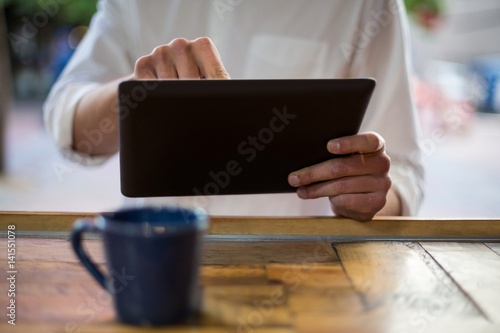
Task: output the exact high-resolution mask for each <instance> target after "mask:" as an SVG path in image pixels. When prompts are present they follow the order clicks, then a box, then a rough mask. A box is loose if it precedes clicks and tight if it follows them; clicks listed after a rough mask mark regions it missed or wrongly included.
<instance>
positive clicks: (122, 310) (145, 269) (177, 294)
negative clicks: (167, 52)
mask: <svg viewBox="0 0 500 333" xmlns="http://www.w3.org/2000/svg"><path fill="white" fill-rule="evenodd" d="M208 225H209V219H208V215H207V214H206V213H205V212H204V211H203V210H198V209H186V208H178V207H175V208H173V207H170V208H167V207H162V208H153V207H148V208H133V209H124V210H119V211H117V212H113V213H106V214H102V215H100V216H98V217H96V218H95V219H80V220H78V221H76V222H75V224H74V226H73V230H72V233H71V243H72V246H73V249H74V251H75V253H76V255H77V256H78V258H79V259H80V261H81V262H82V264H83V265H84V266H85V268H86V269H87V270H88V271H89V272H90V274H91V275H92V276H93V277H94V278H95V279H96V280H97V282H98V283H99V284H100V285H101V286H102V287H103V288H105V289H106V290H107V291H108V292H110V293H111V294H112V296H113V302H114V305H115V309H116V312H117V314H118V317H119V319H120V320H121V321H122V322H125V323H129V324H134V325H151V326H156V325H168V324H174V323H178V322H180V321H182V320H185V319H186V318H188V317H189V316H191V315H192V314H194V313H195V312H196V311H197V309H198V305H199V303H200V302H199V288H198V275H199V266H200V250H201V245H202V240H203V234H204V233H205V231H206V230H207V228H208ZM87 232H88V233H97V234H101V235H102V237H103V241H104V249H105V254H106V262H107V267H108V272H109V273H108V274H103V272H102V271H101V270H100V269H99V268H98V267H97V266H96V264H95V263H93V262H92V260H91V259H90V258H89V256H88V255H87V253H86V252H85V250H84V248H83V247H82V235H83V234H84V233H87Z"/></svg>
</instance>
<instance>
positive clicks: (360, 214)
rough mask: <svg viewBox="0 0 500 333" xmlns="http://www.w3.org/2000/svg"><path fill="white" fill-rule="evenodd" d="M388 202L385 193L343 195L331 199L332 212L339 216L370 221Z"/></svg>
mask: <svg viewBox="0 0 500 333" xmlns="http://www.w3.org/2000/svg"><path fill="white" fill-rule="evenodd" d="M386 202H387V196H386V193H385V192H372V193H357V194H342V195H338V196H336V197H331V198H330V203H331V205H332V210H333V212H334V213H335V214H337V215H342V216H346V217H350V218H354V219H356V220H358V221H368V220H370V219H372V218H373V216H375V214H376V213H377V212H379V211H380V210H381V209H382V208H384V206H385V204H386Z"/></svg>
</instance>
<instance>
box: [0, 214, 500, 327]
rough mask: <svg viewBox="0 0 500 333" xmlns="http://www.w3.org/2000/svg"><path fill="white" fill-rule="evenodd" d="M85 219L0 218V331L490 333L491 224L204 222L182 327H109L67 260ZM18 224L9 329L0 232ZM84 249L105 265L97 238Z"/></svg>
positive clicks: (499, 274)
mask: <svg viewBox="0 0 500 333" xmlns="http://www.w3.org/2000/svg"><path fill="white" fill-rule="evenodd" d="M81 216H92V214H81V213H75V214H64V213H58V214H57V213H38V214H37V213H8V212H4V213H0V272H1V273H0V274H1V275H0V276H1V277H2V278H1V280H0V309H2V310H1V311H2V312H3V313H1V317H0V318H2V320H1V321H0V332H2V333H3V332H30V333H31V332H42V333H43V332H51V333H52V332H109V333H111V332H235V333H236V332H238V333H239V332H255V333H258V332H276V333H278V332H279V333H281V332H401V333H404V332H500V243H498V242H499V241H500V220H495V219H488V220H481V219H477V220H445V219H440V220H422V219H402V218H391V219H383V218H382V219H377V220H374V221H371V222H368V223H359V222H355V221H351V220H347V219H339V218H238V217H234V218H217V217H214V218H212V223H211V229H210V232H209V235H208V236H207V238H206V242H205V248H204V251H203V267H202V271H201V273H202V274H201V281H200V283H201V286H202V290H203V304H202V307H201V313H200V315H199V316H198V317H197V318H195V319H193V320H192V322H190V323H186V324H183V325H178V326H176V327H170V328H161V329H148V328H138V327H134V326H127V325H123V324H120V323H118V322H116V320H115V314H114V310H113V307H112V304H111V299H110V297H109V296H108V295H107V294H106V292H105V291H104V290H103V289H101V287H99V286H98V285H97V283H96V282H95V281H94V280H93V279H92V278H91V276H90V275H89V274H88V273H87V271H86V270H85V269H84V268H83V267H82V266H81V265H80V264H79V262H78V260H77V259H76V258H75V256H74V255H73V252H72V250H71V248H70V244H69V242H68V241H67V234H68V231H69V230H70V228H71V225H72V223H73V221H74V220H75V219H76V218H78V217H81ZM9 225H15V226H16V251H17V252H16V265H15V268H16V270H17V274H16V285H15V286H16V297H15V300H16V325H15V326H12V325H9V324H7V320H8V319H9V318H8V317H7V316H6V314H7V308H6V307H7V302H8V300H9V298H8V297H7V294H8V290H9V283H8V281H7V280H6V272H7V271H8V270H9V269H8V261H7V240H6V231H7V227H8V226H9ZM86 245H87V248H88V251H89V252H90V254H91V255H92V257H93V258H94V260H95V261H96V262H98V263H101V264H104V255H103V252H102V246H101V244H100V241H99V240H96V239H89V240H86Z"/></svg>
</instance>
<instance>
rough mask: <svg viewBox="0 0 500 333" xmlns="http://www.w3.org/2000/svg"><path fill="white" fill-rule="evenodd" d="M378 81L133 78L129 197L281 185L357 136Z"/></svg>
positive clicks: (124, 173)
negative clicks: (336, 143) (331, 146)
mask: <svg viewBox="0 0 500 333" xmlns="http://www.w3.org/2000/svg"><path fill="white" fill-rule="evenodd" d="M374 87H375V81H374V80H372V79H317V80H196V81H195V80H192V81H191V80H167V81H127V82H123V83H121V84H120V87H119V96H120V98H119V118H120V173H121V175H120V177H121V190H122V193H123V194H124V195H125V196H129V197H151V196H186V195H217V194H253V193H283V192H293V191H295V190H296V189H294V188H293V187H291V186H290V185H288V182H287V177H288V174H289V173H290V172H292V171H295V170H299V169H301V168H303V167H306V166H310V165H313V164H316V163H320V162H322V161H325V160H327V159H330V158H332V157H334V155H332V154H330V153H328V151H327V150H326V143H327V142H328V141H329V140H331V139H333V138H337V137H342V136H346V135H353V134H356V133H357V132H358V130H359V128H360V126H361V122H362V120H363V116H364V113H365V110H366V108H367V106H368V103H369V100H370V97H371V94H372V92H373V89H374Z"/></svg>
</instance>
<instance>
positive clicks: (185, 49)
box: [168, 38, 201, 79]
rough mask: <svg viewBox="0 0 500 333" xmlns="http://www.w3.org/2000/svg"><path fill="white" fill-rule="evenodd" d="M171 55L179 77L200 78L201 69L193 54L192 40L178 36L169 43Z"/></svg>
mask: <svg viewBox="0 0 500 333" xmlns="http://www.w3.org/2000/svg"><path fill="white" fill-rule="evenodd" d="M168 46H169V51H170V53H169V57H170V59H171V61H172V63H173V68H174V69H175V71H176V73H177V77H178V78H179V79H199V78H200V77H201V74H200V69H199V67H198V65H197V63H196V59H195V57H194V56H193V54H192V48H191V42H190V41H188V40H187V39H185V38H176V39H174V40H173V41H172V42H170V43H169V44H168Z"/></svg>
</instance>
